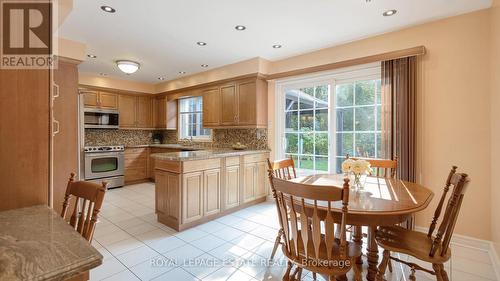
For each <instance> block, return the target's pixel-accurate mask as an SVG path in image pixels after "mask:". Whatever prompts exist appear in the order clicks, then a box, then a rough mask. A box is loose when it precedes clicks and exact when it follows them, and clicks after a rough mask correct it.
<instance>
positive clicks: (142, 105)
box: [118, 95, 153, 129]
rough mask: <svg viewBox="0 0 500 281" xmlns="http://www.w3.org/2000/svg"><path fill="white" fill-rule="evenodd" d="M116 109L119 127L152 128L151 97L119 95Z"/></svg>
mask: <svg viewBox="0 0 500 281" xmlns="http://www.w3.org/2000/svg"><path fill="white" fill-rule="evenodd" d="M118 110H119V113H120V128H125V129H127V128H129V129H133V128H143V129H148V128H153V116H152V114H153V100H152V98H151V97H140V96H133V95H120V96H119V98H118Z"/></svg>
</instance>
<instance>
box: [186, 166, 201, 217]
mask: <svg viewBox="0 0 500 281" xmlns="http://www.w3.org/2000/svg"><path fill="white" fill-rule="evenodd" d="M202 198H203V172H193V173H187V174H184V175H183V176H182V223H188V222H192V221H195V220H198V219H200V218H201V217H202V216H203V200H202Z"/></svg>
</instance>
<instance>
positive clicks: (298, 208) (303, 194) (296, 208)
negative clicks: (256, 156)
mask: <svg viewBox="0 0 500 281" xmlns="http://www.w3.org/2000/svg"><path fill="white" fill-rule="evenodd" d="M269 179H270V182H271V187H272V190H273V193H274V195H275V198H276V201H277V208H278V214H279V216H280V218H281V219H280V224H281V228H282V230H283V231H282V236H283V240H284V242H283V243H282V250H283V253H284V254H285V256H286V257H287V258H288V263H287V269H286V272H285V275H284V276H283V280H300V279H301V276H302V271H303V269H306V270H309V271H311V272H314V273H318V274H321V275H325V276H328V279H329V280H335V278H336V277H345V274H346V273H347V272H348V271H349V270H351V268H353V267H354V270H355V280H360V278H361V272H360V270H359V268H358V267H357V266H355V263H354V260H355V259H356V258H357V257H359V256H360V255H361V246H359V245H357V244H356V243H351V242H348V241H347V239H346V220H347V215H348V204H349V179H345V180H344V184H343V186H342V187H336V186H315V185H309V184H305V183H296V182H291V181H288V180H284V179H280V178H277V177H274V173H273V172H272V170H269ZM338 201H340V202H341V204H340V205H335V204H336V202H338ZM334 205H335V208H340V209H341V214H340V215H337V214H338V213H334V212H333V211H332V208H334ZM334 217H335V218H334ZM335 223H340V227H341V231H340V237H339V238H336V237H335V229H334V224H335ZM294 265H295V266H296V269H295V271H294V272H293V273H292V272H291V270H292V268H293V266H294Z"/></svg>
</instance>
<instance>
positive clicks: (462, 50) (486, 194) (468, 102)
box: [269, 11, 491, 240]
mask: <svg viewBox="0 0 500 281" xmlns="http://www.w3.org/2000/svg"><path fill="white" fill-rule="evenodd" d="M419 45H424V46H425V47H426V48H427V51H428V53H427V54H426V55H425V56H424V57H422V60H421V62H422V64H421V65H422V68H421V71H420V77H421V87H420V89H419V90H420V91H419V99H418V110H419V119H418V133H419V140H418V147H419V148H418V150H419V154H418V162H419V166H420V167H419V178H420V179H419V181H420V182H421V183H422V184H423V185H424V186H427V187H429V188H431V189H432V190H433V191H434V192H435V193H436V195H437V196H436V197H438V196H439V195H440V194H441V191H442V187H443V183H444V181H445V179H446V175H447V173H448V171H449V169H450V167H451V165H452V164H455V165H458V166H459V168H460V170H461V171H464V172H467V173H469V175H470V177H471V179H472V184H471V185H472V186H471V188H470V189H469V190H468V193H467V196H466V198H465V201H464V203H463V208H462V212H461V215H460V218H459V221H458V224H457V227H456V233H459V234H463V235H468V236H472V237H476V238H479V239H487V240H489V239H490V238H491V232H490V225H491V224H490V216H491V213H490V209H491V203H490V193H491V191H490V133H489V132H490V126H489V119H490V114H489V80H490V79H489V75H490V71H489V11H480V12H475V13H471V14H466V15H462V16H458V17H453V18H449V19H445V20H440V21H436V22H433V23H428V24H424V25H420V26H416V27H413V28H408V29H405V30H401V31H397V32H392V33H388V34H384V35H380V36H376V37H372V38H368V39H365V40H360V41H356V42H352V43H349V44H345V45H341V46H337V47H333V48H329V49H324V50H320V51H317V52H313V53H309V54H305V55H301V56H297V57H292V58H288V59H285V60H282V61H277V62H272V64H271V69H270V72H271V73H275V72H281V71H288V70H292V69H298V68H303V67H307V66H314V65H320V64H325V63H331V62H336V61H342V60H346V59H350V58H357V57H362V56H367V55H372V54H377V53H383V52H388V51H393V50H399V49H404V48H409V47H415V46H419ZM272 87H273V85H272V84H270V90H272V91H273V90H274V89H271V88H272ZM270 104H272V103H270ZM269 113H270V120H273V121H274V117H273V116H274V114H273V113H274V110H272V109H270V110H269ZM273 125H274V124H273ZM273 128H274V126H273ZM269 138H270V140H271V145H273V144H272V141H273V139H274V138H273V137H272V136H269ZM438 200H439V199H434V200H433V202H432V203H431V205H430V206H429V208H428V209H427V210H425V211H423V212H422V213H420V214H419V216H418V217H417V224H418V225H420V226H425V227H427V226H428V225H429V221H430V219H431V218H432V212H433V210H434V208H435V206H436V204H437V201H438ZM478 218H480V219H478ZM471 222H474V227H471Z"/></svg>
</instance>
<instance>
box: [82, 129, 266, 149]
mask: <svg viewBox="0 0 500 281" xmlns="http://www.w3.org/2000/svg"><path fill="white" fill-rule="evenodd" d="M156 133H160V134H162V135H163V143H178V142H179V140H178V139H177V131H170V130H168V131H151V130H122V129H120V130H106V129H86V130H85V145H86V146H94V145H118V144H123V145H125V146H132V145H140V144H151V143H153V139H152V135H153V134H156ZM236 142H240V143H241V144H243V145H246V146H247V147H248V148H249V149H268V144H267V129H214V130H213V141H212V142H200V143H199V144H200V145H202V146H206V147H217V148H221V147H231V146H232V145H233V144H234V143H236Z"/></svg>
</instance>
